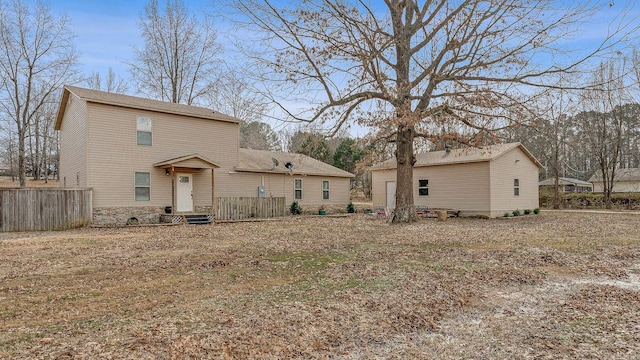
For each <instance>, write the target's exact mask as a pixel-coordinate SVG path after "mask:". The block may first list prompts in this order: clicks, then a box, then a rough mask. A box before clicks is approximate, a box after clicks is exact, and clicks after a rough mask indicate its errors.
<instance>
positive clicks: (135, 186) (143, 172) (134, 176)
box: [133, 171, 151, 201]
mask: <svg viewBox="0 0 640 360" xmlns="http://www.w3.org/2000/svg"><path fill="white" fill-rule="evenodd" d="M137 174H148V175H149V185H138V184H136V175H137ZM137 188H148V189H149V199H148V200H138V199H137V198H136V189H137ZM133 200H134V201H151V173H149V172H145V171H136V172H134V174H133Z"/></svg>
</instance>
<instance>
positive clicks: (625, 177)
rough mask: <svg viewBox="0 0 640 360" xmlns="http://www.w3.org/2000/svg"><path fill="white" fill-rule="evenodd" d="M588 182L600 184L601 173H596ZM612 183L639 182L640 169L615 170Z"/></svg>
mask: <svg viewBox="0 0 640 360" xmlns="http://www.w3.org/2000/svg"><path fill="white" fill-rule="evenodd" d="M589 181H591V182H601V181H602V173H601V172H600V171H596V172H595V173H594V174H593V175H592V176H591V178H590V179H589ZM614 181H640V168H626V169H617V170H616V173H615V177H614Z"/></svg>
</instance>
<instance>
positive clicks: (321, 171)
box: [235, 148, 354, 177]
mask: <svg viewBox="0 0 640 360" xmlns="http://www.w3.org/2000/svg"><path fill="white" fill-rule="evenodd" d="M274 159H275V160H276V161H274ZM276 162H277V163H278V165H276ZM287 162H290V163H292V164H293V168H292V170H291V171H289V169H287V168H286V167H285V164H286V163H287ZM235 170H236V171H239V172H259V173H274V174H289V173H291V174H293V175H318V176H332V177H354V175H353V174H351V173H350V172H347V171H344V170H341V169H338V168H337V167H335V166H331V165H329V164H326V163H324V162H322V161H320V160H316V159H314V158H312V157H309V156H306V155H303V154H291V153H285V152H276V151H266V150H253V149H243V148H241V149H238V166H237V167H236V168H235Z"/></svg>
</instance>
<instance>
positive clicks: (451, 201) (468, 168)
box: [413, 161, 489, 212]
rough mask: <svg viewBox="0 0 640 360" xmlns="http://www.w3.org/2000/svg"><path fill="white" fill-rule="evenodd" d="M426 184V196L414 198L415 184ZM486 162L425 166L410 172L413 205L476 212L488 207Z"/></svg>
mask: <svg viewBox="0 0 640 360" xmlns="http://www.w3.org/2000/svg"><path fill="white" fill-rule="evenodd" d="M420 179H426V180H429V195H428V196H420V195H419V194H418V180H420ZM487 189H489V162H487V161H483V162H476V163H467V164H451V165H438V166H427V167H419V168H415V169H413V199H414V203H415V204H416V205H423V206H429V207H431V208H445V209H456V210H460V211H471V212H477V211H482V210H485V209H487V207H488V205H489V193H488V191H487Z"/></svg>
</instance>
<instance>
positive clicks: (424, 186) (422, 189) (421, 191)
mask: <svg viewBox="0 0 640 360" xmlns="http://www.w3.org/2000/svg"><path fill="white" fill-rule="evenodd" d="M418 195H420V196H428V195H429V180H426V179H423V180H418Z"/></svg>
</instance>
